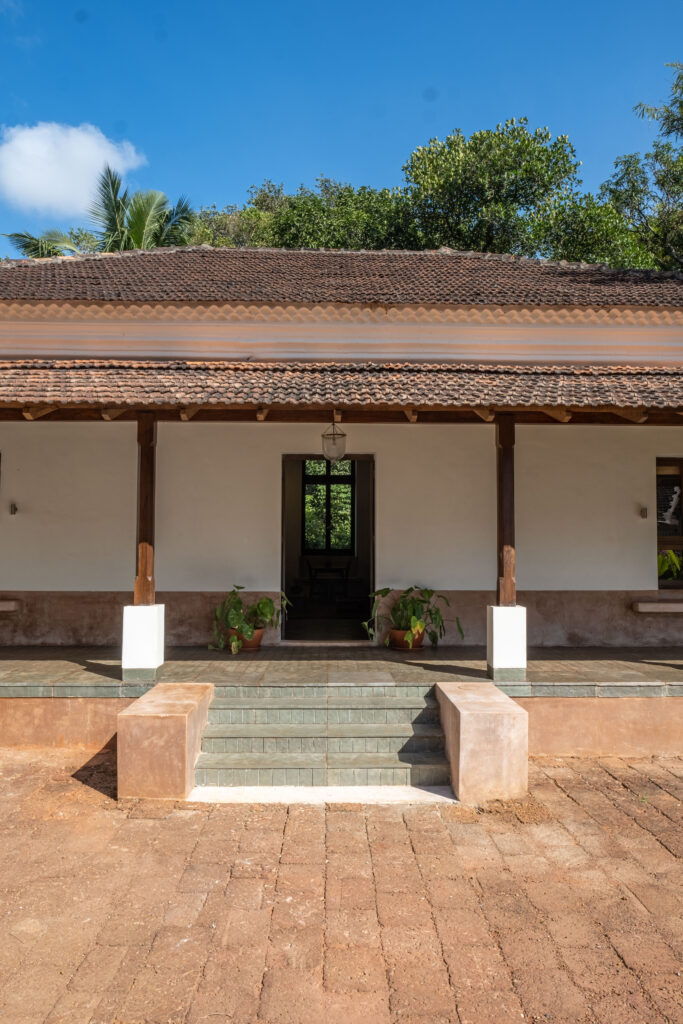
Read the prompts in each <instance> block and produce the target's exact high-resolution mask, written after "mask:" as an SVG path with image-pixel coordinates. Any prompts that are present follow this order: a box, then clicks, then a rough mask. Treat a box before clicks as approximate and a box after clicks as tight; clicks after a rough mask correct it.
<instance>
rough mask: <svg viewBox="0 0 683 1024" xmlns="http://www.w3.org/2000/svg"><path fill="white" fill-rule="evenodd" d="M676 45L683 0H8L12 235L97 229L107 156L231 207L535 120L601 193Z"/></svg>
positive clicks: (4, 159)
mask: <svg viewBox="0 0 683 1024" xmlns="http://www.w3.org/2000/svg"><path fill="white" fill-rule="evenodd" d="M681 39H683V4H682V3H681V0H662V2H661V3H660V4H659V5H658V9H657V15H656V17H655V16H648V14H647V11H646V5H644V4H643V0H618V2H617V0H592V2H590V3H589V2H584V0H575V2H574V3H573V4H571V5H567V4H559V3H553V2H552V0H518V2H516V3H515V2H514V0H488V2H487V3H486V4H481V3H480V4H477V3H472V0H466V2H465V0H452V2H435V0H421V2H420V3H406V2H403V0H392V2H387V0H376V2H372V0H365V2H356V0H347V2H346V3H344V4H324V3H310V2H308V0H306V2H299V3H274V2H270V0H261V2H260V3H247V2H244V0H242V2H240V3H233V2H230V0H224V2H210V0H192V2H188V0H182V2H181V0H166V2H163V3H161V2H158V0H137V2H133V0H117V2H116V3H115V4H110V3H104V2H103V0H97V2H94V0H90V2H87V0H74V2H69V0H0V96H1V97H2V104H1V106H0V122H1V124H2V126H3V128H2V131H3V134H2V137H1V138H0V231H3V232H6V231H13V230H21V229H28V230H31V231H40V230H42V229H43V228H45V227H53V226H60V227H68V226H69V225H71V224H75V223H83V222H84V221H85V217H84V216H83V215H82V214H80V213H78V212H77V210H76V207H78V206H80V207H81V208H83V209H84V208H86V207H87V198H88V197H87V192H88V190H89V188H90V187H91V185H90V182H91V181H92V177H93V174H94V173H95V172H94V170H93V168H94V167H95V165H96V164H98V163H99V162H100V160H101V159H102V156H103V154H104V155H107V154H109V155H113V156H114V157H115V158H116V159H118V161H119V163H120V165H121V167H122V168H124V169H127V170H126V175H125V176H126V180H127V182H128V183H129V184H130V185H132V186H133V187H146V188H149V187H155V188H161V189H163V190H164V191H166V192H167V193H168V194H169V196H170V197H171V198H172V199H175V197H176V196H177V195H178V194H179V193H181V192H185V193H187V194H188V195H189V197H190V199H191V200H192V202H193V203H194V204H195V205H200V204H208V203H211V202H215V203H216V204H218V205H219V206H222V205H224V204H226V203H230V202H242V201H243V200H244V199H245V197H246V191H247V189H248V187H249V186H250V185H251V184H255V183H259V182H261V181H262V180H263V179H264V178H266V177H269V178H272V179H274V180H276V181H283V182H284V183H285V185H286V187H287V188H292V189H293V188H295V187H296V186H297V185H298V184H299V183H301V182H305V183H307V184H312V183H313V181H314V179H315V177H316V176H317V175H318V174H325V175H329V176H331V177H335V178H339V179H342V180H344V181H349V182H351V183H352V184H354V185H362V184H367V185H373V186H382V185H397V184H400V182H401V180H402V173H401V166H402V164H403V163H404V162H405V159H406V158H407V156H408V154H409V153H410V152H411V150H412V149H414V148H415V146H417V145H420V144H422V143H424V142H426V141H427V140H428V139H429V138H430V137H433V136H441V137H443V136H444V135H446V134H447V133H448V132H449V131H451V130H452V129H453V128H455V127H459V128H461V129H462V130H463V131H464V132H465V133H466V134H469V133H470V132H472V131H474V130H477V129H480V128H487V127H493V126H494V125H495V124H496V123H497V122H499V121H503V120H505V119H506V118H508V117H514V116H517V117H519V116H523V115H526V116H527V117H528V118H529V121H530V124H531V126H532V127H535V126H538V125H548V126H549V127H550V129H551V130H552V131H553V133H555V134H557V133H566V134H568V135H569V136H570V138H571V140H572V141H573V143H574V145H575V146H576V149H577V153H578V156H579V158H580V159H581V160H582V161H583V168H582V175H583V179H584V183H585V186H586V187H588V188H595V187H597V185H599V183H600V182H601V181H602V180H603V179H604V178H605V177H607V176H608V174H609V173H610V169H611V166H612V161H613V159H614V157H615V156H616V155H617V154H619V153H624V152H630V151H633V150H638V149H641V150H642V149H644V148H646V147H647V146H648V144H649V143H650V141H651V140H652V138H653V135H654V131H653V127H652V125H650V124H647V123H643V122H642V121H639V120H638V119H637V118H636V116H635V115H634V114H633V113H632V107H633V105H634V104H635V103H636V102H637V101H638V100H641V99H642V100H646V101H649V102H660V101H662V100H664V99H665V98H666V96H667V93H668V88H669V83H670V71H669V70H668V69H667V68H665V67H664V65H665V63H666V62H667V61H673V60H676V59H678V60H681V59H682V57H683V54H682V53H681V48H680V45H678V46H677V45H676V44H677V43H678V44H680V41H681ZM39 123H43V124H47V125H48V126H49V127H47V128H44V129H41V130H40V131H39V132H36V131H33V132H26V131H25V128H26V127H29V128H34V129H35V126H36V125H37V124H39ZM81 125H90V126H92V128H86V129H83V130H81V131H74V130H73V129H76V128H78V127H79V126H81ZM67 211H68V212H67ZM10 252H11V247H10V246H9V244H8V243H7V240H6V239H0V255H2V254H8V253H10Z"/></svg>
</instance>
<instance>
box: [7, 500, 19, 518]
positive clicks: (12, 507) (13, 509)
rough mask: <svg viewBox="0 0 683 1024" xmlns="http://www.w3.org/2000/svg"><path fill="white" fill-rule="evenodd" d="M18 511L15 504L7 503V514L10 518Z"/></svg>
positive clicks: (12, 502)
mask: <svg viewBox="0 0 683 1024" xmlns="http://www.w3.org/2000/svg"><path fill="white" fill-rule="evenodd" d="M18 511H19V509H18V508H17V504H16V502H14V501H10V503H9V514H10V515H11V516H15V515H16V514H17V512H18Z"/></svg>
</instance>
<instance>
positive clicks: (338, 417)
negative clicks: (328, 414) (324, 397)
mask: <svg viewBox="0 0 683 1024" xmlns="http://www.w3.org/2000/svg"><path fill="white" fill-rule="evenodd" d="M332 419H333V420H334V422H335V423H341V421H342V414H341V412H340V410H339V409H334V411H333V412H332Z"/></svg>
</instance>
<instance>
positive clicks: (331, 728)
mask: <svg viewBox="0 0 683 1024" xmlns="http://www.w3.org/2000/svg"><path fill="white" fill-rule="evenodd" d="M414 733H416V734H418V735H424V736H436V737H438V738H440V739H442V740H443V731H442V729H441V726H440V725H439V723H438V722H434V723H425V722H417V723H415V724H412V723H411V722H394V723H388V724H387V723H385V722H379V723H376V724H375V723H370V724H358V725H332V724H330V725H327V726H326V727H325V728H324V729H323V730H321V728H320V726H319V725H306V724H304V723H296V722H295V723H291V724H284V725H277V724H265V725H221V724H220V723H217V724H212V725H207V726H206V727H205V729H204V736H205V737H215V736H248V737H253V736H263V737H265V736H268V737H281V736H320V735H326V736H337V737H348V736H396V737H404V736H412V735H413V734H414Z"/></svg>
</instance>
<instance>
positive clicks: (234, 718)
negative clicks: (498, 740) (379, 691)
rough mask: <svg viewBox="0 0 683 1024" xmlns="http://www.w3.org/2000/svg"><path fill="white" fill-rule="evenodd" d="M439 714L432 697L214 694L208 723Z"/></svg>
mask: <svg viewBox="0 0 683 1024" xmlns="http://www.w3.org/2000/svg"><path fill="white" fill-rule="evenodd" d="M438 717H439V712H438V706H437V703H436V701H435V700H434V699H433V698H431V697H426V698H418V699H410V698H407V697H364V698H342V697H335V698H329V699H328V698H327V697H281V698H274V697H259V698H258V699H256V700H255V699H254V698H253V697H252V698H251V699H248V698H244V697H215V698H214V700H213V703H212V705H211V707H210V708H209V722H210V723H212V724H218V723H220V724H225V725H228V724H232V725H237V724H241V725H287V724H290V723H291V724H298V725H314V724H315V725H323V724H329V725H343V724H352V723H359V724H367V725H371V724H375V725H377V724H382V723H399V722H402V723H407V722H433V721H437V720H438Z"/></svg>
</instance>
